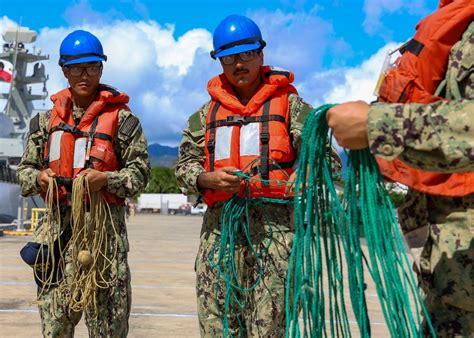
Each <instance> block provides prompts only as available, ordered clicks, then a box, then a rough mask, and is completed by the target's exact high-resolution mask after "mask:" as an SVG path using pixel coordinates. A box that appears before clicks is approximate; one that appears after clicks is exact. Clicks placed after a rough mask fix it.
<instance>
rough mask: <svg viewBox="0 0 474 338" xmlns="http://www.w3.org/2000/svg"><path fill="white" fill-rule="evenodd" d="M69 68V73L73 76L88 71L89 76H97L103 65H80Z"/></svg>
mask: <svg viewBox="0 0 474 338" xmlns="http://www.w3.org/2000/svg"><path fill="white" fill-rule="evenodd" d="M66 68H67V69H69V74H71V75H72V76H82V74H84V72H86V74H87V75H89V76H95V75H98V74H99V73H100V70H101V69H102V66H87V67H79V66H68V67H66Z"/></svg>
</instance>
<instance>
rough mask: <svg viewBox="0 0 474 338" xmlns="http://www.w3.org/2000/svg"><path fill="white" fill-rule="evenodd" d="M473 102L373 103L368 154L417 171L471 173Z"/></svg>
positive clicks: (370, 113) (472, 160)
mask: <svg viewBox="0 0 474 338" xmlns="http://www.w3.org/2000/svg"><path fill="white" fill-rule="evenodd" d="M473 112H474V100H467V99H462V100H453V101H438V102H435V103H432V104H427V105H421V104H406V105H402V104H374V105H372V106H371V107H370V108H369V122H368V133H369V144H370V149H371V151H372V153H374V154H375V155H377V156H380V157H382V158H384V159H387V160H392V159H394V158H396V157H399V159H401V160H402V161H404V162H407V163H408V164H410V165H412V166H414V167H416V168H421V169H427V170H434V171H439V172H461V171H474V136H473V130H474V118H473Z"/></svg>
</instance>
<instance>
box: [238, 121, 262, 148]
mask: <svg viewBox="0 0 474 338" xmlns="http://www.w3.org/2000/svg"><path fill="white" fill-rule="evenodd" d="M259 155H260V123H250V124H247V125H245V126H242V127H241V128H240V156H259Z"/></svg>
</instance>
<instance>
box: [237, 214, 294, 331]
mask: <svg viewBox="0 0 474 338" xmlns="http://www.w3.org/2000/svg"><path fill="white" fill-rule="evenodd" d="M260 210H263V212H259V211H256V212H254V213H252V216H253V217H252V218H253V220H254V222H253V223H252V227H251V232H252V242H253V245H254V247H255V248H256V249H257V250H258V255H259V257H258V258H256V257H255V256H254V255H252V254H251V253H250V252H249V251H247V254H246V255H245V256H246V259H245V262H246V263H247V270H248V271H249V275H250V274H252V277H251V278H250V280H251V281H252V282H255V281H257V278H258V277H259V276H261V277H260V278H261V280H260V281H259V282H258V284H257V285H256V287H255V290H254V291H253V292H252V294H251V295H250V296H251V299H250V300H249V301H250V305H251V306H250V307H249V310H250V311H249V312H250V313H249V320H248V323H247V330H248V332H247V333H248V336H249V337H284V336H285V326H286V319H285V289H286V276H287V270H288V260H289V257H290V253H291V246H292V243H293V237H294V232H293V228H294V227H293V221H292V219H291V211H290V210H291V208H287V207H285V206H278V210H273V208H270V207H265V208H262V209H260ZM257 260H259V261H260V264H261V266H262V270H261V271H260V269H259V267H258V265H259V264H258V263H257ZM249 277H250V276H249Z"/></svg>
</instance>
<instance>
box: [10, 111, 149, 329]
mask: <svg viewBox="0 0 474 338" xmlns="http://www.w3.org/2000/svg"><path fill="white" fill-rule="evenodd" d="M50 114H51V111H48V112H45V113H40V115H39V125H40V130H39V131H37V132H35V133H30V134H29V135H28V140H27V144H26V148H25V152H24V154H23V158H22V160H21V163H20V165H19V166H18V171H17V178H18V181H19V183H20V185H21V194H22V195H23V196H33V195H36V194H38V193H39V192H40V187H39V185H38V183H37V181H36V177H37V175H38V172H39V171H40V170H42V169H45V168H46V164H45V162H44V161H43V149H44V144H45V143H46V142H48V126H49V118H50ZM73 114H74V116H75V117H77V118H80V117H81V116H82V114H83V110H82V109H78V108H76V107H74V108H73ZM132 115H133V114H132V113H131V112H130V111H127V110H121V111H120V112H119V122H118V132H117V135H116V136H117V139H118V142H119V146H120V147H119V148H120V155H121V164H122V169H121V170H119V171H115V172H109V173H107V180H108V181H107V187H106V189H107V191H109V192H112V193H114V194H116V195H117V196H119V197H122V198H126V197H132V196H135V195H137V194H138V193H139V192H141V191H143V190H144V188H145V186H146V184H147V182H148V178H149V175H150V164H149V159H148V148H147V141H146V139H145V136H144V134H143V130H142V127H141V125H140V124H138V125H137V127H136V129H135V130H134V131H133V132H132V133H131V135H130V136H127V135H125V134H122V133H121V131H120V126H121V125H122V124H123V122H124V121H125V120H126V119H127V118H129V117H131V116H132ZM110 208H111V215H112V220H113V223H114V225H115V228H116V231H117V234H118V236H116V237H115V236H114V233H113V229H112V226H111V225H110V226H109V227H108V229H109V230H110V232H109V234H110V239H109V240H110V242H109V244H110V250H109V252H110V256H112V252H113V250H112V247H113V246H115V245H117V247H118V254H117V257H116V259H114V260H113V262H112V267H111V269H110V271H108V272H107V273H108V274H109V276H107V277H106V279H107V280H109V279H111V278H113V277H116V280H115V282H113V283H112V285H111V286H110V287H109V288H107V289H100V290H99V291H98V292H97V302H98V304H97V306H98V316H97V317H95V316H93V315H91V314H90V313H88V311H85V312H86V313H85V317H86V324H87V327H88V329H89V335H90V336H91V337H126V336H127V333H128V317H129V314H130V306H131V285H130V269H129V267H128V261H127V253H128V250H129V246H128V238H127V229H126V225H125V211H124V206H123V205H110ZM47 212H57V211H56V210H54V211H51V210H48V211H47ZM60 213H61V217H60V220H61V233H62V234H63V235H62V236H61V237H62V238H61V240H67V238H63V237H68V236H67V233H68V231H67V229H70V227H71V225H70V215H71V208H70V207H67V206H61V208H60ZM46 217H47V216H46V215H45V216H44V217H43V219H41V220H40V222H39V224H38V226H37V227H36V229H35V237H34V240H35V241H36V242H38V243H40V242H45V236H46V235H45V233H44V231H45V229H44V228H43V227H42V223H43V221H44V219H45V218H46ZM53 219H58V218H57V217H53ZM53 228H56V229H57V228H59V224H54V225H53ZM110 256H109V258H110ZM71 259H72V258H71V252H70V250H68V249H67V248H66V254H65V263H66V272H65V274H64V275H65V276H64V278H68V276H70V275H71V271H70V268H71V266H70V264H68V262H70V261H71ZM109 277H111V278H109ZM38 291H40V290H38ZM39 296H40V297H39V309H40V315H41V322H42V331H43V335H44V336H45V337H73V335H74V327H75V325H76V324H77V323H78V322H79V320H80V318H81V313H74V312H71V311H70V310H69V309H66V308H64V305H63V302H64V295H61V294H60V293H59V292H58V288H52V289H50V290H48V291H45V292H43V293H39Z"/></svg>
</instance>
